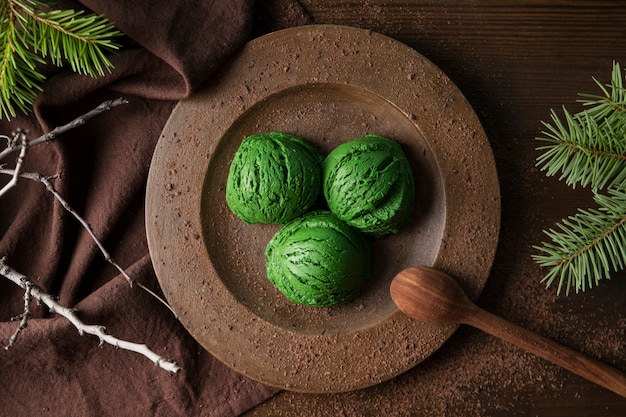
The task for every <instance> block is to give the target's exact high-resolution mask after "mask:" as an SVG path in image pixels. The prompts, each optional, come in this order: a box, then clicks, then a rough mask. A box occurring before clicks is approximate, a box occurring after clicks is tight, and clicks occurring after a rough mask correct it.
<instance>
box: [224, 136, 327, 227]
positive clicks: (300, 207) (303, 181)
mask: <svg viewBox="0 0 626 417" xmlns="http://www.w3.org/2000/svg"><path fill="white" fill-rule="evenodd" d="M322 161H323V158H322V156H321V155H320V154H319V153H318V152H317V151H316V150H315V148H313V147H312V146H311V145H309V144H308V143H306V142H304V141H303V140H302V139H300V138H298V137H296V136H293V135H290V134H287V133H282V132H269V133H263V134H258V135H252V136H248V137H247V138H245V139H244V140H243V142H242V143H241V146H240V147H239V149H238V150H237V152H236V153H235V157H234V159H233V162H232V163H231V165H230V170H229V173H228V179H227V182H226V203H227V204H228V207H229V208H230V209H231V210H232V212H233V213H235V215H236V216H237V217H239V218H240V219H241V220H243V221H244V222H246V223H249V224H253V223H285V222H288V221H289V220H291V219H293V218H295V217H297V216H299V215H301V214H302V213H304V212H305V211H307V210H308V209H309V208H310V207H311V206H312V205H313V203H314V202H315V200H316V199H317V197H318V195H319V193H320V190H321V164H322Z"/></svg>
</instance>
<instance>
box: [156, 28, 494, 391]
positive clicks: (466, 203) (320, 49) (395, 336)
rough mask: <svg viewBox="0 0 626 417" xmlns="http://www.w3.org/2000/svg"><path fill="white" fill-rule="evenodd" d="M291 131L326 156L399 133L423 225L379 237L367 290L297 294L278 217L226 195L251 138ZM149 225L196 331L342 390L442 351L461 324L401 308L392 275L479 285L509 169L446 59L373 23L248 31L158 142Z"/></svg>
mask: <svg viewBox="0 0 626 417" xmlns="http://www.w3.org/2000/svg"><path fill="white" fill-rule="evenodd" d="M271 130H278V131H284V132H288V133H292V134H295V135H299V136H301V137H302V138H304V139H305V140H307V141H309V142H310V143H311V144H313V145H314V146H316V147H317V148H318V149H319V150H320V152H322V153H323V154H325V153H328V152H329V151H330V150H331V149H332V148H334V147H335V146H337V145H338V144H340V143H342V142H345V141H348V140H351V139H356V138H358V137H360V136H363V135H365V134H367V133H374V134H378V135H382V136H386V137H389V138H391V139H394V140H396V141H398V142H399V143H400V144H401V145H402V146H403V148H404V150H405V151H406V153H407V155H408V157H409V160H410V161H411V164H412V167H413V169H414V173H415V176H416V182H417V196H418V198H417V203H416V210H415V214H414V216H413V219H412V221H411V223H410V224H409V225H408V226H407V227H406V228H405V229H403V230H402V231H401V232H400V233H399V234H397V235H395V236H389V237H384V238H381V239H377V240H373V241H372V243H373V273H372V276H371V277H370V278H369V280H368V282H367V283H366V285H365V287H364V289H363V292H362V294H361V295H360V296H359V297H358V298H356V299H355V300H353V301H351V302H350V303H348V304H346V305H344V306H340V307H332V308H310V307H303V306H298V305H294V304H292V303H290V302H289V301H288V300H287V299H286V298H285V297H283V296H282V295H281V294H280V293H279V292H278V291H277V290H276V289H275V288H274V287H273V286H272V284H271V283H270V282H269V281H268V280H267V278H266V276H265V256H264V254H263V251H264V249H265V245H266V244H267V242H268V241H269V239H270V238H271V237H272V235H273V233H274V232H275V231H276V230H277V226H273V225H252V226H251V225H246V224H244V223H243V222H242V221H240V220H239V219H238V218H236V217H234V216H233V214H232V213H231V212H230V210H229V209H228V207H227V206H226V202H225V191H224V189H225V184H226V178H227V175H228V168H229V165H230V161H231V160H232V157H233V155H234V153H235V151H236V150H237V148H238V146H239V144H240V143H241V141H242V139H243V138H244V137H245V136H247V135H251V134H255V133H260V132H265V131H271ZM146 211H147V212H146V227H147V233H148V243H149V246H150V253H151V255H152V261H153V264H154V268H155V270H156V273H157V276H158V279H159V282H160V284H161V287H162V289H163V292H164V294H165V296H166V297H167V299H168V300H169V302H170V303H171V305H172V308H173V309H174V310H175V311H176V312H177V313H178V314H179V316H180V321H181V322H182V323H183V325H184V326H185V327H186V328H187V330H188V331H189V332H190V333H191V335H192V336H193V337H194V338H195V339H196V340H197V341H198V342H199V343H200V344H202V346H204V347H205V348H206V349H207V350H208V351H209V352H211V353H212V354H214V355H215V356H216V357H217V358H218V359H220V360H221V361H223V362H224V363H226V364H227V365H228V366H230V367H232V368H233V369H235V370H237V371H239V372H241V373H242V374H245V375H247V376H249V377H251V378H254V379H256V380H259V381H261V382H264V383H266V384H269V385H272V386H276V387H280V388H285V389H289V390H294V391H301V392H316V393H322V392H339V391H348V390H353V389H357V388H363V387H367V386H371V385H374V384H377V383H379V382H382V381H384V380H387V379H389V378H392V377H394V376H396V375H398V374H400V373H402V372H404V371H406V370H408V369H410V368H411V367H413V366H415V365H416V364H418V363H419V362H420V361H422V360H423V359H425V358H426V357H428V356H429V355H430V354H432V353H433V352H434V351H435V350H437V348H439V346H441V344H442V343H443V342H444V341H445V340H446V339H447V338H448V337H449V336H450V335H451V334H452V333H453V331H454V330H455V329H456V326H432V325H426V324H423V323H420V322H418V321H415V320H412V319H410V318H408V317H406V316H405V315H403V314H402V313H401V312H399V311H398V310H397V308H396V307H395V305H394V303H393V301H392V300H391V297H390V295H389V284H390V282H391V280H392V278H393V277H394V276H395V274H396V273H398V272H399V271H400V270H402V269H403V268H405V267H408V266H411V265H434V266H436V267H438V268H441V269H443V270H445V271H447V272H449V273H451V274H453V275H454V276H455V277H457V278H458V279H459V281H460V282H461V284H462V285H463V286H464V288H465V289H466V290H467V291H468V293H469V294H470V296H471V297H472V298H476V297H477V296H478V294H479V293H480V291H481V290H482V288H483V285H484V283H485V281H486V279H487V276H488V274H489V270H490V268H491V264H492V261H493V257H494V253H495V248H496V244H497V238H498V229H499V220H500V200H499V188H498V180H497V173H496V169H495V164H494V160H493V156H492V153H491V149H490V147H489V143H488V140H487V138H486V136H485V133H484V131H483V129H482V127H481V125H480V122H479V121H478V119H477V117H476V115H475V114H474V112H473V110H472V108H471V107H470V105H469V103H468V102H467V101H466V100H465V98H464V97H463V95H462V94H461V93H460V92H459V90H458V89H457V88H456V87H455V86H454V85H453V83H452V82H451V81H450V80H449V79H448V78H447V77H446V76H445V74H443V73H442V72H441V71H440V70H439V69H438V68H436V67H435V66H434V65H433V64H432V63H430V62H429V61H428V60H427V59H425V58H424V57H423V56H421V55H420V54H418V53H417V52H415V51H414V50H412V49H410V48H409V47H407V46H405V45H403V44H401V43H399V42H397V41H395V40H393V39H390V38H388V37H385V36H382V35H379V34H376V33H372V32H370V31H366V30H361V29H355V28H349V27H341V26H329V25H313V26H305V27H299V28H293V29H287V30H283V31H279V32H275V33H272V34H270V35H266V36H264V37H261V38H258V39H256V40H254V41H252V42H250V43H249V44H247V45H246V46H245V47H244V48H243V49H242V50H241V51H240V53H238V54H237V56H236V57H234V59H233V60H232V61H231V62H229V63H228V64H227V65H225V66H224V67H223V68H222V70H221V71H220V74H219V75H218V76H215V77H213V78H212V79H211V80H210V82H209V83H208V84H207V86H206V87H205V88H203V89H201V91H198V92H197V93H195V94H194V95H193V96H192V97H190V98H189V99H187V100H184V101H182V102H180V103H179V104H178V106H177V107H176V108H175V110H174V112H173V113H172V115H171V117H170V119H169V121H168V123H167V125H166V126H165V128H164V130H163V135H162V137H161V139H160V141H159V143H158V146H157V149H156V151H155V154H154V158H153V161H152V166H151V168H150V175H149V178H148V185H147V197H146Z"/></svg>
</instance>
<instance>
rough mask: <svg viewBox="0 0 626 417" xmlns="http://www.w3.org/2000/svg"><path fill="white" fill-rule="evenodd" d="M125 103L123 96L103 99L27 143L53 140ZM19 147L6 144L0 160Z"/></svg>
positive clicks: (34, 143)
mask: <svg viewBox="0 0 626 417" xmlns="http://www.w3.org/2000/svg"><path fill="white" fill-rule="evenodd" d="M126 103H128V101H127V100H126V99H123V98H117V99H115V100H108V101H105V102H103V103H101V104H100V105H99V106H98V107H96V108H94V109H93V110H90V111H88V112H87V113H85V114H83V115H82V116H79V117H77V118H76V119H74V120H72V121H71V122H69V123H67V124H64V125H62V126H58V127H56V128H54V129H52V130H51V131H50V132H48V133H45V134H43V135H41V136H39V137H38V138H36V139H33V140H31V141H30V144H29V145H30V146H35V145H39V144H40V143H44V142H50V141H53V140H54V139H56V137H57V136H58V135H60V134H61V133H65V132H67V131H68V130H71V129H74V128H75V127H78V126H82V125H84V124H85V122H86V121H87V120H89V119H91V118H92V117H94V116H97V115H99V114H100V113H104V112H105V111H107V110H111V109H112V108H113V107H116V106H119V105H121V104H126ZM21 149H22V145H21V143H14V144H13V145H12V146H11V145H9V146H7V147H6V149H4V150H3V151H1V152H0V161H1V160H3V159H4V158H5V157H6V156H7V155H9V154H10V153H12V152H16V151H17V150H21Z"/></svg>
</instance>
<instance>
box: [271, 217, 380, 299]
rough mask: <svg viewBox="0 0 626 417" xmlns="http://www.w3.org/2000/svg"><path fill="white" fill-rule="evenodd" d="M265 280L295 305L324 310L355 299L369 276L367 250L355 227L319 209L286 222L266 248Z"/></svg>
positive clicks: (367, 245) (368, 254)
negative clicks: (267, 279)
mask: <svg viewBox="0 0 626 417" xmlns="http://www.w3.org/2000/svg"><path fill="white" fill-rule="evenodd" d="M265 255H266V256H267V264H266V265H267V277H268V278H269V280H270V281H271V282H272V283H273V284H274V285H275V286H276V288H277V289H278V290H279V291H280V292H282V293H283V294H284V295H285V296H286V297H287V298H288V299H289V300H291V301H293V302H294V303H297V304H304V305H307V306H314V307H327V306H334V305H339V304H344V303H346V302H348V301H350V300H351V299H353V298H354V297H356V296H357V295H358V293H359V291H360V289H361V286H362V285H363V282H364V281H365V279H366V278H367V277H368V276H369V274H370V262H371V261H370V247H369V244H368V242H367V240H366V239H365V238H364V237H363V235H362V234H361V233H360V232H359V231H358V230H356V229H354V228H352V227H350V226H348V225H347V224H346V223H344V222H343V221H341V220H339V219H338V218H337V217H336V216H335V215H333V214H332V213H330V212H328V211H326V210H318V211H312V212H309V213H306V214H304V215H303V216H301V217H298V218H296V219H295V220H293V221H291V222H289V223H287V224H286V225H285V226H283V228H282V229H280V230H279V231H278V232H277V233H276V234H275V235H274V237H273V238H272V239H271V240H270V242H269V243H268V245H267V248H266V249H265Z"/></svg>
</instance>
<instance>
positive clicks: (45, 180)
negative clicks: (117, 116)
mask: <svg viewBox="0 0 626 417" xmlns="http://www.w3.org/2000/svg"><path fill="white" fill-rule="evenodd" d="M0 174H6V175H15V172H14V170H11V169H0ZM18 175H19V176H20V177H22V178H27V179H29V180H32V181H36V182H39V183H41V184H43V185H44V186H45V187H46V190H48V192H50V193H51V194H52V195H53V196H54V198H55V199H56V200H57V201H58V202H59V203H61V205H62V206H63V208H64V209H65V210H66V211H67V212H68V213H70V214H71V215H72V216H74V218H75V219H76V220H77V221H78V222H79V223H80V224H81V225H82V226H83V228H84V229H85V230H86V231H87V233H89V236H91V239H92V240H93V241H94V243H95V244H96V245H97V246H98V249H100V252H101V253H102V256H103V257H104V259H105V260H106V261H107V262H108V263H110V264H111V265H113V267H115V269H117V270H118V272H119V273H120V274H121V275H122V276H123V277H124V278H125V279H126V281H127V282H128V284H129V285H130V286H131V287H132V285H133V284H137V286H138V287H140V288H141V289H142V290H144V291H146V292H147V293H149V294H150V295H151V296H153V297H154V298H156V299H157V300H158V301H159V302H160V303H161V304H163V305H164V306H165V307H167V309H168V310H169V311H170V312H171V313H172V314H173V315H174V317H176V318H178V315H177V314H176V313H175V312H174V310H172V308H171V307H170V306H169V304H167V302H166V301H165V300H163V299H162V298H161V297H159V296H158V295H157V294H156V293H155V292H154V291H152V290H150V289H149V288H148V287H146V286H145V285H143V284H141V283H139V282H137V281H135V280H134V279H133V278H132V277H131V276H130V275H128V274H127V273H126V271H125V270H124V268H122V267H121V266H120V265H119V264H118V263H117V262H115V260H113V258H112V257H111V255H110V254H109V252H108V251H107V250H106V248H105V247H104V245H103V244H102V242H100V240H99V239H98V237H97V236H96V235H95V233H94V232H93V228H92V227H91V225H90V224H89V223H87V221H86V220H85V219H83V218H82V217H81V216H80V215H79V214H78V213H77V212H76V211H74V209H73V208H72V207H71V206H70V205H69V203H68V202H67V201H66V200H65V199H64V198H63V196H62V195H61V194H60V193H59V192H58V191H57V189H56V188H54V185H53V184H52V182H51V181H50V180H51V179H52V178H54V177H46V176H44V175H41V174H39V173H36V172H21V173H19V174H18Z"/></svg>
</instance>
